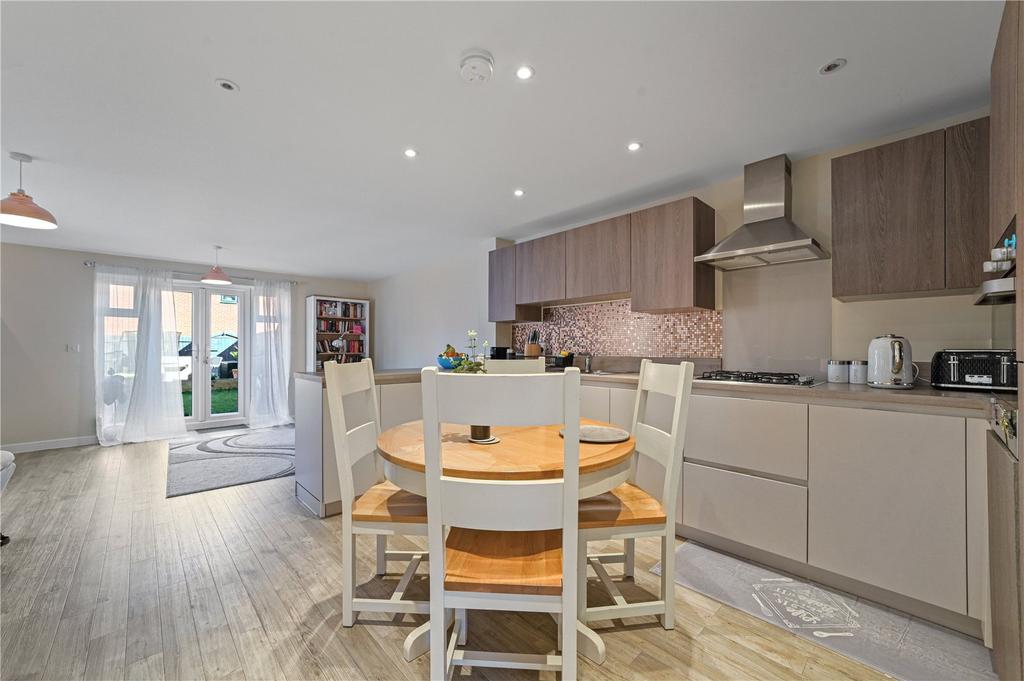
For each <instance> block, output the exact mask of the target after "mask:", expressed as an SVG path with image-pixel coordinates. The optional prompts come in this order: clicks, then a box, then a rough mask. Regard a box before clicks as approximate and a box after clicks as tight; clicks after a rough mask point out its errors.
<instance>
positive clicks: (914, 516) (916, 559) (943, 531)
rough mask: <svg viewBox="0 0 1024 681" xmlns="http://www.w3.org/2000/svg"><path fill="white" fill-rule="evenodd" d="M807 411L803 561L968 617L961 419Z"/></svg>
mask: <svg viewBox="0 0 1024 681" xmlns="http://www.w3.org/2000/svg"><path fill="white" fill-rule="evenodd" d="M809 410H810V412H809V418H808V426H809V427H808V477H807V488H808V490H809V495H808V509H807V511H808V518H809V522H808V530H807V531H808V537H807V561H808V562H809V563H810V564H811V565H812V566H814V567H818V568H822V569H825V570H828V571H830V572H834V573H837V574H840V575H844V576H846V577H850V578H852V579H856V580H858V581H860V582H864V583H866V584H872V585H875V586H878V587H881V588H883V589H888V590H889V591H893V592H896V593H899V594H904V595H907V596H910V597H911V598H916V599H917V600H920V601H924V602H925V603H930V604H932V605H937V606H939V607H941V608H945V609H947V610H952V611H953V612H957V613H961V614H966V613H967V590H968V589H967V542H966V539H965V538H966V536H967V520H966V517H967V474H966V465H967V460H966V444H965V442H966V437H967V435H966V424H965V419H963V418H958V417H952V416H935V415H926V414H906V413H898V412H886V411H877V410H870V409H852V408H848V407H825V406H819V405H814V404H812V405H810V407H809Z"/></svg>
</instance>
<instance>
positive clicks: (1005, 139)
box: [989, 2, 1021, 246]
mask: <svg viewBox="0 0 1024 681" xmlns="http://www.w3.org/2000/svg"><path fill="white" fill-rule="evenodd" d="M1020 15H1021V12H1020V6H1019V4H1018V3H1016V2H1007V3H1006V4H1005V5H1004V7H1003V18H1002V21H1001V22H1000V24H999V33H997V34H996V46H995V51H994V52H993V53H992V70H991V78H992V81H991V91H992V107H991V115H990V118H991V121H992V122H991V135H992V146H991V151H990V159H991V167H990V170H991V172H992V180H991V182H990V184H989V245H990V246H994V245H995V244H996V242H997V241H998V240H999V239H1000V238H1001V237H1002V235H1003V232H1004V231H1005V230H1006V228H1007V227H1008V226H1009V224H1010V223H1011V222H1013V219H1014V217H1015V216H1016V214H1017V139H1016V138H1017V128H1018V120H1017V117H1018V115H1019V113H1018V96H1019V93H1018V88H1019V84H1018V68H1019V65H1018V62H1019V47H1020V45H1019V41H1020V38H1019V33H1020V27H1019V22H1020Z"/></svg>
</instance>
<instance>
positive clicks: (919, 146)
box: [832, 118, 990, 300]
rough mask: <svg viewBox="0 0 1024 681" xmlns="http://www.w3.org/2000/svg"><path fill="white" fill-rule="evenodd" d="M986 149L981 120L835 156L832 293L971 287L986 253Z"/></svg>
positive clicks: (856, 295)
mask: <svg viewBox="0 0 1024 681" xmlns="http://www.w3.org/2000/svg"><path fill="white" fill-rule="evenodd" d="M989 147H990V123H989V119H988V118H980V119H977V120H973V121H968V122H966V123H962V124H959V125H955V126H952V127H949V128H946V129H945V130H935V131H933V132H929V133H925V134H923V135H917V136H915V137H910V138H907V139H903V140H899V141H897V142H892V143H890V144H883V145H882V146H878V147H874V148H872V149H865V150H864V151H859V152H856V153H853V154H849V155H846V156H840V157H838V158H834V159H832V295H833V296H834V297H835V298H839V299H840V300H857V299H865V298H882V297H895V296H913V295H921V294H928V293H937V292H944V291H950V292H959V291H963V290H965V289H972V288H975V287H977V286H978V285H979V284H980V283H981V280H982V271H981V267H982V262H983V261H985V260H986V259H987V257H986V256H987V253H988V249H989V248H990V244H989V238H988V228H987V225H988V224H989V213H990V211H989V199H988V195H989V183H990V180H989V177H990V162H989Z"/></svg>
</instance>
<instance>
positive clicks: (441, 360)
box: [437, 355, 462, 371]
mask: <svg viewBox="0 0 1024 681" xmlns="http://www.w3.org/2000/svg"><path fill="white" fill-rule="evenodd" d="M461 361H462V355H455V356H454V357H448V356H447V355H438V356H437V366H439V367H441V368H442V369H445V370H447V371H451V370H452V369H454V368H455V365H456V364H457V363H459V362H461Z"/></svg>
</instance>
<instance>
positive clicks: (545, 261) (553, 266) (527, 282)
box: [515, 232, 565, 305]
mask: <svg viewBox="0 0 1024 681" xmlns="http://www.w3.org/2000/svg"><path fill="white" fill-rule="evenodd" d="M515 249H516V254H515V257H516V303H517V304H518V305H536V304H538V303H547V302H554V301H560V300H564V299H565V232H559V233H558V234H551V235H549V236H544V237H541V238H539V239H531V240H530V241H521V242H519V243H517V244H516V245H515Z"/></svg>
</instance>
